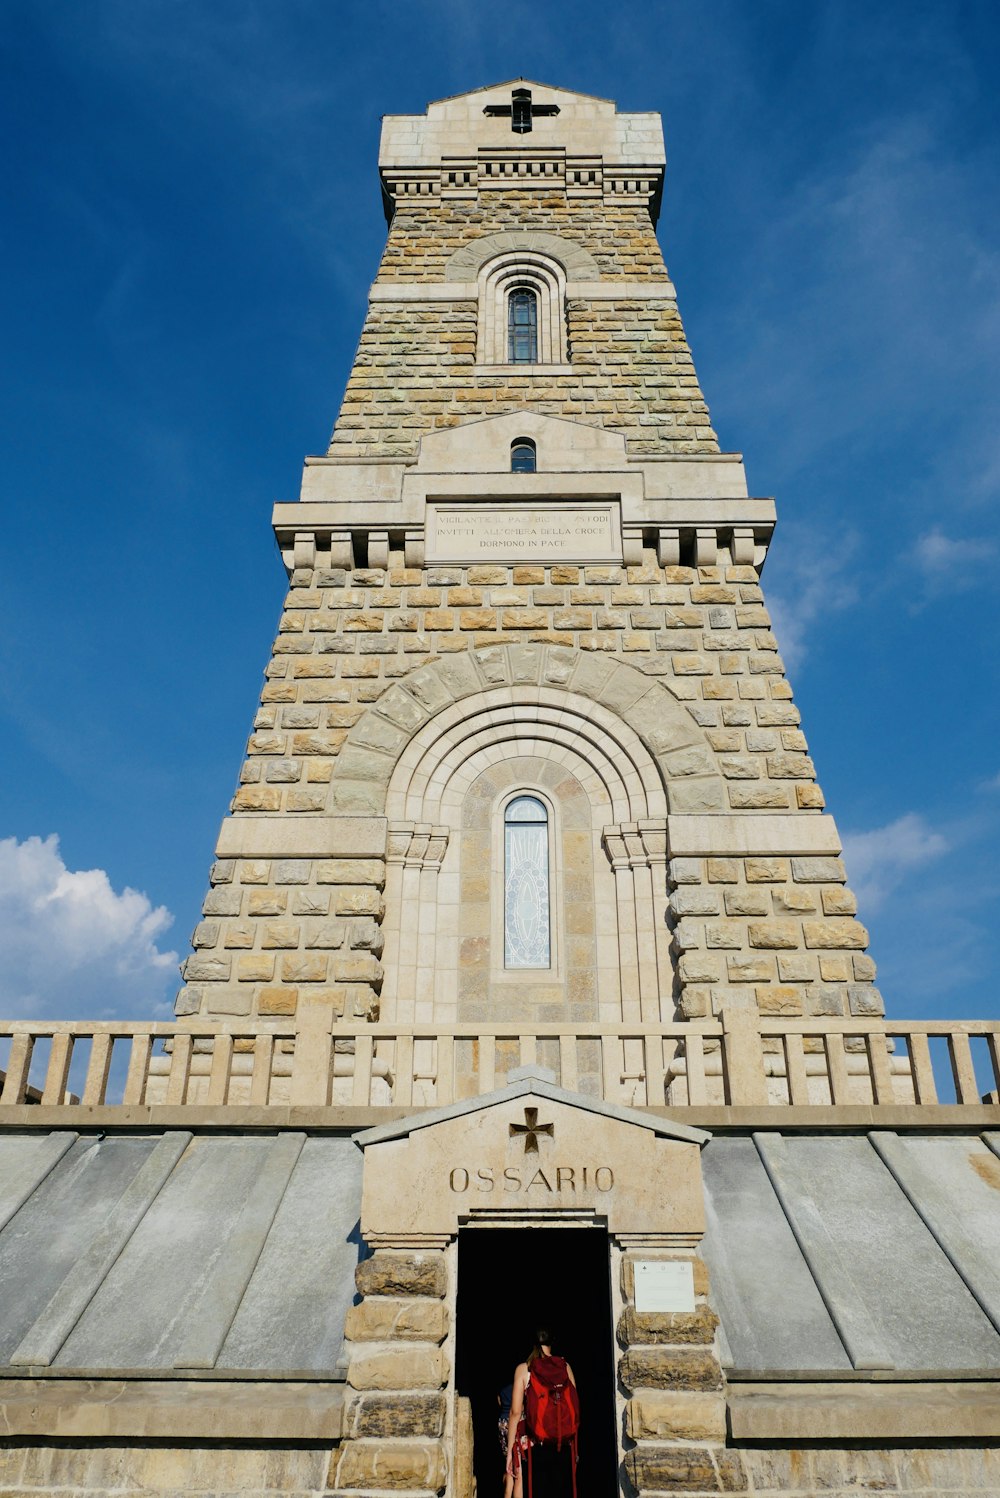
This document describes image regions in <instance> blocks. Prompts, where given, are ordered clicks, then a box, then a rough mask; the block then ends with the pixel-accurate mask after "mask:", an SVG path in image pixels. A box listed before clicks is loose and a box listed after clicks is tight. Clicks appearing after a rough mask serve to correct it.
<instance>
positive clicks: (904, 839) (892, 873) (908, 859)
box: [844, 811, 950, 911]
mask: <svg viewBox="0 0 1000 1498" xmlns="http://www.w3.org/2000/svg"><path fill="white" fill-rule="evenodd" d="M949 846H950V845H949V843H948V840H947V838H945V837H944V836H943V835H942V834H941V833H940V832H935V831H934V830H933V828H931V827H930V826H929V825H928V824H927V821H926V820H925V818H924V817H922V816H921V815H920V814H919V812H914V811H909V812H906V813H905V815H903V816H901V817H897V818H896V820H895V821H894V822H888V823H886V825H885V826H884V827H873V828H871V829H870V830H869V831H868V832H845V833H844V862H845V864H846V866H847V877H848V881H849V883H850V885H851V888H852V889H853V890H854V892H855V894H856V895H857V896H858V900H859V902H860V904H861V908H862V911H864V909H865V908H866V907H867V908H868V909H874V908H875V907H876V906H878V905H879V904H881V902H882V901H883V900H884V899H885V898H886V897H887V896H888V895H890V894H891V893H892V891H893V890H894V889H896V887H897V886H898V885H899V884H901V883H902V882H903V880H904V879H906V878H907V876H908V875H910V874H911V873H913V872H914V871H915V870H917V869H920V868H922V869H925V870H926V869H927V868H928V867H929V864H930V860H931V859H933V858H937V857H940V855H941V854H942V853H946V852H947V851H948V848H949Z"/></svg>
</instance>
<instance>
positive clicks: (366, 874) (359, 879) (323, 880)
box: [316, 858, 385, 889]
mask: <svg viewBox="0 0 1000 1498" xmlns="http://www.w3.org/2000/svg"><path fill="white" fill-rule="evenodd" d="M316 882H317V883H318V884H368V885H374V886H375V887H376V888H377V889H381V888H382V885H383V884H384V883H385V864H384V863H383V862H382V860H381V859H380V858H324V859H321V860H320V861H319V862H318V863H317V865H316Z"/></svg>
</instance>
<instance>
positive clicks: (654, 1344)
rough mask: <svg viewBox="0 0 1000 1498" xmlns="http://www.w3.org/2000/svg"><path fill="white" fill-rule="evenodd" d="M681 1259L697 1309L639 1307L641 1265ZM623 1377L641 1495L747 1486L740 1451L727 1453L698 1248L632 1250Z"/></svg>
mask: <svg viewBox="0 0 1000 1498" xmlns="http://www.w3.org/2000/svg"><path fill="white" fill-rule="evenodd" d="M639 1259H642V1260H647V1261H648V1260H650V1259H654V1260H663V1259H674V1260H677V1259H683V1260H687V1261H688V1262H690V1264H691V1265H692V1269H693V1274H694V1288H695V1309H694V1310H693V1311H690V1312H656V1313H653V1312H640V1311H637V1310H636V1308H635V1264H636V1262H637V1260H639ZM621 1296H622V1308H621V1313H620V1315H619V1318H618V1327H617V1336H618V1343H619V1346H620V1348H621V1349H622V1350H621V1355H620V1357H619V1362H618V1377H619V1380H620V1382H621V1385H622V1387H623V1388H624V1389H625V1391H626V1393H627V1396H628V1397H627V1401H626V1404H625V1460H624V1466H625V1474H626V1477H627V1479H628V1482H629V1483H630V1484H631V1485H632V1488H633V1489H634V1491H635V1492H636V1493H638V1494H639V1495H640V1498H641V1495H643V1494H647V1493H649V1494H654V1493H664V1492H683V1493H685V1494H687V1495H690V1498H693V1495H695V1494H701V1493H705V1494H708V1493H720V1492H725V1493H732V1492H739V1491H743V1490H745V1489H746V1486H747V1483H746V1478H745V1475H744V1472H743V1466H742V1461H741V1458H740V1456H739V1454H738V1453H736V1452H733V1451H728V1450H727V1449H726V1400H725V1392H724V1391H725V1379H724V1375H723V1372H722V1365H721V1362H720V1360H719V1351H718V1346H717V1342H716V1328H717V1327H718V1317H717V1316H716V1314H715V1312H714V1311H713V1310H712V1309H711V1307H710V1305H709V1303H708V1270H707V1268H706V1266H705V1264H704V1263H703V1261H702V1260H701V1259H699V1258H697V1257H695V1256H694V1254H693V1251H685V1250H683V1249H677V1250H671V1251H663V1250H646V1249H644V1250H642V1251H640V1252H626V1253H625V1254H624V1255H623V1257H622V1260H621Z"/></svg>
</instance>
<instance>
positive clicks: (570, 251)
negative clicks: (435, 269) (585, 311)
mask: <svg viewBox="0 0 1000 1498" xmlns="http://www.w3.org/2000/svg"><path fill="white" fill-rule="evenodd" d="M512 251H513V252H516V253H518V254H525V253H528V254H530V253H532V252H534V253H536V254H540V255H547V256H549V257H550V258H551V259H553V260H556V261H558V263H559V264H560V265H561V266H562V268H563V270H564V272H565V274H566V276H567V278H568V279H569V280H572V281H599V280H600V279H601V272H600V269H599V267H598V264H597V261H596V260H595V259H594V257H593V255H591V254H590V252H589V251H588V250H585V249H584V248H583V245H581V244H577V243H576V241H575V240H572V239H566V238H564V236H563V235H561V234H550V233H547V232H546V231H545V230H543V229H507V230H504V231H503V232H502V233H500V234H484V235H483V236H482V237H481V238H480V239H474V240H473V241H472V242H471V243H470V244H466V245H463V246H462V248H461V249H459V250H455V252H454V254H452V255H451V256H450V258H449V259H448V261H447V263H446V265H445V270H444V278H445V280H446V281H474V280H475V279H476V278H477V276H478V275H479V272H480V270H481V269H482V268H483V266H484V265H485V264H486V262H487V261H488V260H493V259H495V258H496V256H497V255H505V254H509V253H510V252H512Z"/></svg>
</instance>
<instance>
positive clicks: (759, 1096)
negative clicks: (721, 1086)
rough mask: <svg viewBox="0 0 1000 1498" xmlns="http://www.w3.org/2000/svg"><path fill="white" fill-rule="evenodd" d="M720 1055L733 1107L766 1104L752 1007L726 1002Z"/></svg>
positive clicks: (756, 1018) (761, 1050)
mask: <svg viewBox="0 0 1000 1498" xmlns="http://www.w3.org/2000/svg"><path fill="white" fill-rule="evenodd" d="M722 1055H723V1066H724V1068H725V1076H726V1082H727V1084H728V1093H729V1098H728V1101H729V1103H730V1104H732V1105H733V1106H736V1107H738V1106H741V1105H751V1106H752V1105H759V1104H761V1103H766V1102H767V1078H766V1076H765V1075H764V1047H763V1045H762V1043H761V1038H760V1017H759V1015H758V1013H757V1006H756V1004H754V1003H752V1001H748V1002H747V1003H745V1004H740V1003H732V1002H731V1003H729V1004H727V1005H726V1007H725V1009H723V1011H722Z"/></svg>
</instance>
